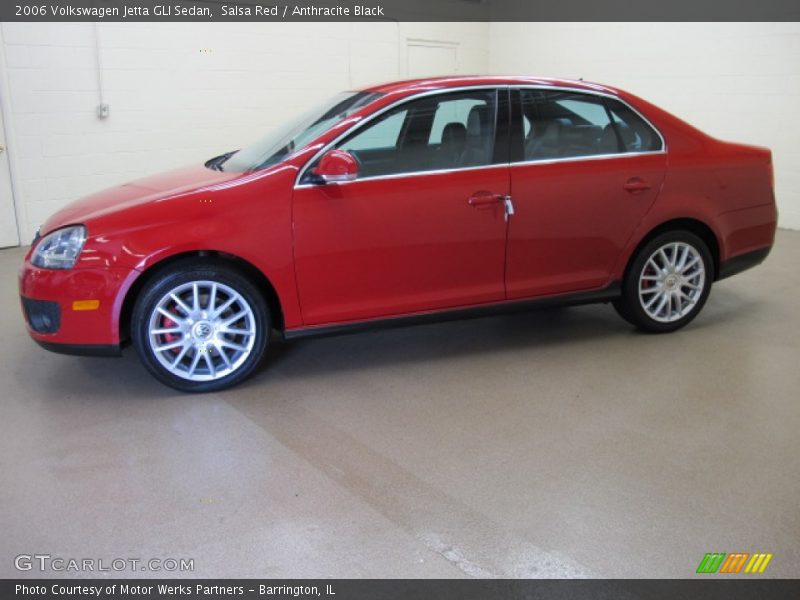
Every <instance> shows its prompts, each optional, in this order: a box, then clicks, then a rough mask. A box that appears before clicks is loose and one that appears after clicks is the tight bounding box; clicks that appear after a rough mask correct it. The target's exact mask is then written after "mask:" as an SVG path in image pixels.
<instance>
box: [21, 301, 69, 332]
mask: <svg viewBox="0 0 800 600" xmlns="http://www.w3.org/2000/svg"><path fill="white" fill-rule="evenodd" d="M22 310H23V311H24V312H25V320H26V321H28V325H30V326H31V329H33V330H34V331H35V332H36V333H55V332H56V331H58V328H59V327H61V307H59V305H58V302H50V301H49V300H31V299H30V298H25V297H24V296H23V298H22Z"/></svg>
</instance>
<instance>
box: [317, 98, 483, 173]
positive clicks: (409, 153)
mask: <svg viewBox="0 0 800 600" xmlns="http://www.w3.org/2000/svg"><path fill="white" fill-rule="evenodd" d="M496 115H497V92H496V90H472V91H465V92H453V93H449V94H437V95H433V96H426V97H424V98H419V99H417V100H411V101H409V102H407V103H404V104H402V105H400V106H397V107H395V108H393V109H391V110H389V111H387V112H386V113H384V114H382V115H381V116H380V117H378V118H376V119H375V120H373V121H371V122H370V123H367V124H366V125H365V126H364V127H361V128H359V129H358V130H357V131H356V132H354V133H353V134H352V135H350V136H348V137H347V138H345V139H344V140H343V141H341V142H339V143H338V144H337V145H336V148H338V149H341V150H346V151H348V152H350V153H351V154H352V155H353V156H355V157H356V159H357V161H358V162H359V179H363V178H365V177H378V176H382V175H397V174H402V173H416V172H424V171H433V170H443V169H460V168H467V167H478V166H483V165H489V164H492V162H493V153H494V139H495V130H496V123H495V121H496ZM313 167H314V165H312V166H311V168H310V169H309V171H311V170H312V169H313Z"/></svg>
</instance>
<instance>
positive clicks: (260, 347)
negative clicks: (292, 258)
mask: <svg viewBox="0 0 800 600" xmlns="http://www.w3.org/2000/svg"><path fill="white" fill-rule="evenodd" d="M269 330H270V318H269V311H268V309H267V305H266V302H265V301H264V298H263V297H262V295H261V294H260V293H259V292H258V290H257V289H256V288H255V287H254V286H253V284H252V283H250V281H249V280H248V279H246V278H245V277H243V276H242V275H240V274H239V273H237V272H236V271H234V270H232V269H230V268H228V267H225V266H220V265H216V264H214V263H201V262H190V263H188V264H186V263H182V264H180V265H179V266H177V267H175V268H172V269H170V270H168V271H165V272H163V273H160V274H158V275H156V276H155V277H154V279H153V280H152V281H150V282H148V284H147V285H146V286H145V288H144V289H143V290H142V293H141V295H140V296H139V299H138V301H137V302H136V306H135V307H134V310H133V315H132V319H131V337H132V338H133V343H134V346H135V347H136V351H137V353H138V355H139V358H140V359H141V361H142V363H143V364H144V365H145V367H147V369H148V370H149V371H150V372H151V373H152V374H153V375H154V376H155V377H156V378H157V379H159V380H160V381H161V382H163V383H165V384H167V385H169V386H171V387H173V388H175V389H178V390H181V391H186V392H209V391H216V390H221V389H224V388H228V387H231V386H233V385H236V384H237V383H239V382H240V381H242V380H243V379H244V378H246V377H247V376H248V375H250V374H251V373H252V371H253V370H254V369H255V368H256V366H258V363H259V362H260V361H261V358H262V357H263V355H264V352H265V351H266V347H267V339H268V333H269Z"/></svg>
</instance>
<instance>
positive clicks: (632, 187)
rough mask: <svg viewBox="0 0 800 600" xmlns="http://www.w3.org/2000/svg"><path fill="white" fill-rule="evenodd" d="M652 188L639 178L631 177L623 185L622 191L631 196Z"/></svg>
mask: <svg viewBox="0 0 800 600" xmlns="http://www.w3.org/2000/svg"><path fill="white" fill-rule="evenodd" d="M652 187H653V186H651V185H650V184H649V183H647V182H646V181H645V180H644V179H642V178H641V177H631V178H630V179H628V181H626V182H625V185H623V186H622V189H623V190H625V191H626V192H630V193H631V194H638V193H640V192H646V191H647V190H649V189H650V188H652Z"/></svg>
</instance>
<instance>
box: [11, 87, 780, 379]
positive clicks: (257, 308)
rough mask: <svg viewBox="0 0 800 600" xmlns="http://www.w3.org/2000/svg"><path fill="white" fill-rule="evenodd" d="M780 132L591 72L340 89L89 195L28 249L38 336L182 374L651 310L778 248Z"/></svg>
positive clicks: (670, 322)
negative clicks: (693, 116)
mask: <svg viewBox="0 0 800 600" xmlns="http://www.w3.org/2000/svg"><path fill="white" fill-rule="evenodd" d="M776 221H777V211H776V208H775V198H774V192H773V175H772V159H771V154H770V151H769V150H766V149H763V148H757V147H753V146H745V145H742V144H733V143H728V142H722V141H719V140H716V139H714V138H711V137H709V136H708V135H706V134H704V133H702V132H700V131H698V130H697V129H695V128H693V127H692V126H690V125H688V124H687V123H684V122H683V121H681V120H679V119H677V118H675V117H674V116H672V115H670V114H668V113H667V112H665V111H663V110H661V109H660V108H657V107H656V106H653V105H652V104H650V103H648V102H646V101H644V100H641V99H640V98H637V97H635V96H633V95H631V94H628V93H626V92H623V91H621V90H618V89H614V88H610V87H607V86H601V85H595V84H590V83H586V82H579V81H564V80H552V79H537V78H530V77H453V78H440V79H426V80H416V81H406V82H400V83H390V84H385V85H379V86H375V87H371V88H367V89H364V90H361V91H357V92H348V93H344V94H341V95H339V96H337V97H335V98H333V99H331V100H330V101H329V102H327V103H326V104H324V105H322V106H320V107H319V108H317V109H315V110H312V111H310V112H308V113H307V114H305V115H303V116H301V117H299V118H296V119H294V120H292V121H291V122H288V123H287V124H286V125H285V126H284V127H281V128H279V129H278V130H277V131H274V132H273V133H271V134H270V135H268V136H266V137H265V138H263V139H262V140H260V141H259V142H257V143H255V144H254V145H252V146H250V147H247V148H244V149H242V150H239V151H237V152H229V153H227V154H223V155H221V156H218V157H215V158H212V159H211V160H209V161H208V162H206V163H205V164H204V165H202V164H201V165H196V166H191V167H188V168H185V169H182V170H178V171H174V172H170V173H166V174H163V175H157V176H154V177H149V178H146V179H141V180H138V181H133V182H131V183H127V184H125V185H121V186H119V187H116V188H112V189H109V190H106V191H103V192H99V193H97V194H94V195H92V196H89V197H87V198H84V199H82V200H78V201H77V202H74V203H73V204H71V205H69V206H67V207H66V208H64V209H63V210H61V211H59V212H58V213H56V214H55V215H53V216H52V217H51V218H50V219H49V220H48V221H47V223H45V224H44V225H43V226H42V228H41V230H40V233H39V234H37V237H36V239H35V240H34V243H33V246H32V248H31V250H30V252H29V253H28V255H27V256H26V257H25V264H24V266H23V268H22V271H21V273H20V282H19V283H20V291H21V295H22V306H23V312H24V314H25V320H26V322H27V326H28V330H29V331H30V335H31V337H33V339H34V340H35V341H37V342H38V343H39V344H41V345H42V346H44V347H45V348H48V349H50V350H54V351H57V352H67V353H79V354H110V355H115V354H119V353H120V349H121V347H122V346H123V345H124V344H125V343H126V342H128V341H132V342H133V345H134V347H135V348H136V350H137V352H138V354H139V356H140V358H141V359H142V361H143V363H144V364H145V366H146V367H147V368H148V369H149V370H150V371H151V372H152V373H153V375H155V376H156V377H157V378H158V379H159V380H161V381H162V382H164V383H166V384H168V385H171V386H173V387H175V388H178V389H180V390H186V391H208V390H218V389H221V388H225V387H228V386H231V385H234V384H235V383H238V382H240V381H241V380H243V379H244V378H245V377H247V376H248V375H249V374H250V373H252V372H253V370H254V369H255V368H256V366H257V365H258V363H259V361H260V360H261V358H262V357H263V355H264V352H265V350H266V348H267V345H268V342H269V338H270V333H271V332H272V331H273V330H277V331H278V332H280V334H281V335H283V336H284V337H285V338H287V339H288V338H296V337H301V336H308V335H317V334H323V333H331V332H339V331H345V330H351V329H354V328H364V327H372V326H379V325H386V324H391V325H394V324H401V323H407V322H410V321H419V320H427V319H436V318H445V317H453V316H455V317H463V316H474V315H482V314H487V313H492V312H497V311H504V310H517V309H520V308H527V307H536V306H541V305H549V304H553V303H566V304H578V303H587V302H612V303H613V305H614V307H615V308H616V310H617V311H618V312H619V314H620V315H622V317H623V318H625V319H626V320H627V321H629V322H631V323H632V324H634V325H636V326H637V327H639V328H641V329H643V330H646V331H652V332H666V331H673V330H675V329H678V328H679V327H682V326H684V325H686V324H687V323H689V322H690V321H691V320H692V319H694V318H695V317H696V316H697V314H698V313H699V312H700V310H701V308H702V307H703V304H704V303H705V301H706V299H707V298H708V294H709V291H710V289H711V283H712V282H713V281H716V280H719V279H721V278H723V277H727V276H729V275H732V274H734V273H737V272H739V271H742V270H744V269H746V268H748V267H752V266H754V265H756V264H758V263H760V262H761V261H763V260H764V258H765V257H766V256H767V254H768V253H769V251H770V248H771V246H772V244H773V241H774V235H775V227H776Z"/></svg>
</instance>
